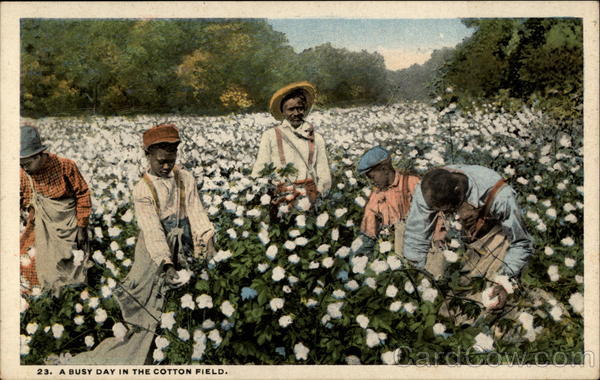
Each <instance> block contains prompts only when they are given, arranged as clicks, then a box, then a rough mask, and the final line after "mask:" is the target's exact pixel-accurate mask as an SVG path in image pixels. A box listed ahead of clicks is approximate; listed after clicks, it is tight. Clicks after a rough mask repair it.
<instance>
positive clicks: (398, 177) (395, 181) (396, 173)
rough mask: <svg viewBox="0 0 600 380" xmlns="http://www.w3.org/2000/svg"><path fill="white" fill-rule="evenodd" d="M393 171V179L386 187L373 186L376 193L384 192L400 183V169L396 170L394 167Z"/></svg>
mask: <svg viewBox="0 0 600 380" xmlns="http://www.w3.org/2000/svg"><path fill="white" fill-rule="evenodd" d="M394 173H395V174H394V180H393V181H392V184H391V185H389V186H388V187H386V188H380V187H377V186H375V192H376V193H381V192H386V191H388V190H389V189H392V188H394V187H398V186H399V185H400V179H401V178H402V173H400V171H399V170H396V169H394Z"/></svg>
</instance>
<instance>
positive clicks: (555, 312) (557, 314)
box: [550, 305, 563, 322]
mask: <svg viewBox="0 0 600 380" xmlns="http://www.w3.org/2000/svg"><path fill="white" fill-rule="evenodd" d="M562 315H563V311H562V309H561V308H560V306H558V305H557V306H554V307H553V308H552V309H551V310H550V316H551V317H552V319H554V320H555V321H556V322H558V321H560V320H561V319H562Z"/></svg>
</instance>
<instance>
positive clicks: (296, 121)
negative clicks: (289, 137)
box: [282, 98, 306, 128]
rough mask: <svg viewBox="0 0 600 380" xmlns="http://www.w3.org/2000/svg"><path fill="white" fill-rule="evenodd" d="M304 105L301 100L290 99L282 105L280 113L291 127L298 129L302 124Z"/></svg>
mask: <svg viewBox="0 0 600 380" xmlns="http://www.w3.org/2000/svg"><path fill="white" fill-rule="evenodd" d="M305 112H306V105H305V104H304V100H302V99H301V98H291V99H288V100H286V101H285V103H283V107H282V113H283V116H285V119H286V120H287V121H289V122H290V124H291V125H292V127H294V128H298V127H299V126H300V125H302V123H303V122H304V113H305Z"/></svg>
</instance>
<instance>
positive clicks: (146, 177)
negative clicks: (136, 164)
mask: <svg viewBox="0 0 600 380" xmlns="http://www.w3.org/2000/svg"><path fill="white" fill-rule="evenodd" d="M173 175H174V176H175V184H176V185H177V189H178V190H179V210H180V211H181V215H185V188H184V186H183V179H182V178H181V175H180V173H179V170H178V169H177V168H176V167H175V168H173ZM142 178H143V179H144V182H146V185H147V186H148V189H149V190H150V193H151V194H152V198H153V199H154V205H155V208H156V213H157V214H159V215H160V203H159V201H158V193H157V192H156V187H154V184H153V183H152V180H151V179H150V176H149V175H148V173H144V175H143V176H142Z"/></svg>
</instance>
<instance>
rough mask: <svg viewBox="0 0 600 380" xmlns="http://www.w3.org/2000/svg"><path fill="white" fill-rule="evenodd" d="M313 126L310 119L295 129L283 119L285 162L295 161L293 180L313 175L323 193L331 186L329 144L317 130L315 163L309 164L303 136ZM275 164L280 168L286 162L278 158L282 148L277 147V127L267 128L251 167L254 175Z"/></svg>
mask: <svg viewBox="0 0 600 380" xmlns="http://www.w3.org/2000/svg"><path fill="white" fill-rule="evenodd" d="M311 128H312V126H310V124H308V123H306V122H305V123H303V124H302V125H301V126H299V127H298V129H297V130H295V129H294V128H293V127H292V126H291V125H290V123H289V122H288V121H287V120H284V121H283V122H282V123H281V125H279V129H280V130H281V134H282V137H283V152H284V155H285V160H286V164H288V163H292V164H294V167H295V168H296V169H297V170H298V173H297V174H296V176H295V177H292V178H290V180H292V181H297V180H303V179H306V178H312V179H313V180H314V181H315V183H316V185H317V190H318V191H319V192H320V193H327V192H328V191H329V189H330V188H331V171H330V169H329V162H328V159H327V148H326V147H325V140H324V139H323V136H321V135H320V134H319V133H316V132H315V134H314V142H315V153H314V158H313V163H312V165H310V166H309V165H308V153H309V143H308V140H307V139H306V138H303V137H300V136H298V135H297V133H299V134H301V135H306V131H307V130H308V129H311ZM270 163H271V164H273V166H275V168H277V169H280V168H282V167H284V166H285V165H281V160H280V158H279V149H278V147H277V137H276V135H275V128H269V129H267V130H266V131H265V132H264V133H263V135H262V137H261V139H260V147H259V148H258V154H257V156H256V162H255V163H254V167H253V169H252V176H253V177H258V176H259V173H260V171H261V170H262V169H263V168H264V167H265V165H268V164H270Z"/></svg>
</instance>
